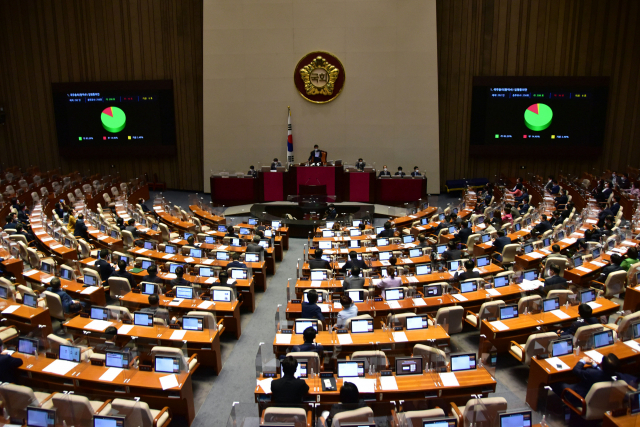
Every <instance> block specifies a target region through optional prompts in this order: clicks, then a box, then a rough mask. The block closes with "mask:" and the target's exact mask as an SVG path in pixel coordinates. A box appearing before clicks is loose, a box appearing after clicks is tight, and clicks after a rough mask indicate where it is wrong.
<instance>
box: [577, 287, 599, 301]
mask: <svg viewBox="0 0 640 427" xmlns="http://www.w3.org/2000/svg"><path fill="white" fill-rule="evenodd" d="M595 300H596V291H595V290H594V289H587V290H584V291H580V303H582V304H586V303H588V302H591V301H595Z"/></svg>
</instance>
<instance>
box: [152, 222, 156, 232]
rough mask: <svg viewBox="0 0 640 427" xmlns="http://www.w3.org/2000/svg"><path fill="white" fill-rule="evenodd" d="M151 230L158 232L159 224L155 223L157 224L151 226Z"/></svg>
mask: <svg viewBox="0 0 640 427" xmlns="http://www.w3.org/2000/svg"><path fill="white" fill-rule="evenodd" d="M151 229H152V230H153V231H158V224H157V223H155V222H154V223H153V224H151Z"/></svg>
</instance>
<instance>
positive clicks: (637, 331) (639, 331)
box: [631, 322, 640, 339]
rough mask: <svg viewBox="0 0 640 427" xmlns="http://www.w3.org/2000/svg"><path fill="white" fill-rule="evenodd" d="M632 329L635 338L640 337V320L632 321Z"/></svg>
mask: <svg viewBox="0 0 640 427" xmlns="http://www.w3.org/2000/svg"><path fill="white" fill-rule="evenodd" d="M631 330H632V331H633V339H638V338H640V322H633V323H631Z"/></svg>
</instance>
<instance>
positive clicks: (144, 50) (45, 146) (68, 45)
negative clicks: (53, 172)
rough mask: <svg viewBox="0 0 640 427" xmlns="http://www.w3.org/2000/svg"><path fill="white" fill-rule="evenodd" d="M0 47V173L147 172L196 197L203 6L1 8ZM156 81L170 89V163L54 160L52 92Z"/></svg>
mask: <svg viewBox="0 0 640 427" xmlns="http://www.w3.org/2000/svg"><path fill="white" fill-rule="evenodd" d="M0 40H2V42H1V43H0V70H1V72H0V73H1V74H0V76H1V78H0V105H3V106H4V108H5V109H6V110H7V112H8V115H7V125H6V126H5V131H4V132H3V134H6V138H3V137H0V148H1V149H2V152H3V153H4V157H3V158H2V163H4V165H5V166H10V165H17V166H20V167H23V168H24V167H27V166H29V165H39V166H40V167H41V169H44V170H48V169H53V168H56V167H61V168H62V171H63V172H70V171H73V170H79V171H80V172H83V173H96V172H100V173H102V174H109V173H113V172H116V171H119V172H120V174H121V176H122V177H123V178H125V179H127V178H133V177H136V176H139V175H140V174H142V173H144V172H149V173H150V174H153V173H157V174H158V176H159V178H160V179H162V180H164V181H166V183H167V185H168V187H169V188H175V189H181V190H195V191H198V190H200V191H201V190H202V0H110V1H104V0H56V1H55V2H53V1H37V0H21V1H17V2H13V1H3V2H0ZM161 79H170V80H173V85H174V103H175V111H176V137H177V155H176V156H174V157H172V158H166V157H160V158H153V157H150V158H138V159H133V158H130V156H128V155H127V153H126V152H122V153H119V154H118V156H117V157H115V158H110V159H86V160H75V159H74V160H71V159H65V158H62V157H61V156H59V155H58V149H57V137H56V128H55V120H54V114H53V103H52V96H51V83H58V82H74V81H80V82H85V81H110V80H161ZM112 165H113V168H112V167H111V166H112Z"/></svg>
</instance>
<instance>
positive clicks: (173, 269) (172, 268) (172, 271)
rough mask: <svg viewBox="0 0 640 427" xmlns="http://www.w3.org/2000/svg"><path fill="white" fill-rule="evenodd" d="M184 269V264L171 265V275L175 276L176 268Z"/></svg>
mask: <svg viewBox="0 0 640 427" xmlns="http://www.w3.org/2000/svg"><path fill="white" fill-rule="evenodd" d="M178 267H182V268H183V269H184V264H169V273H171V274H175V273H176V268H178Z"/></svg>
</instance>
